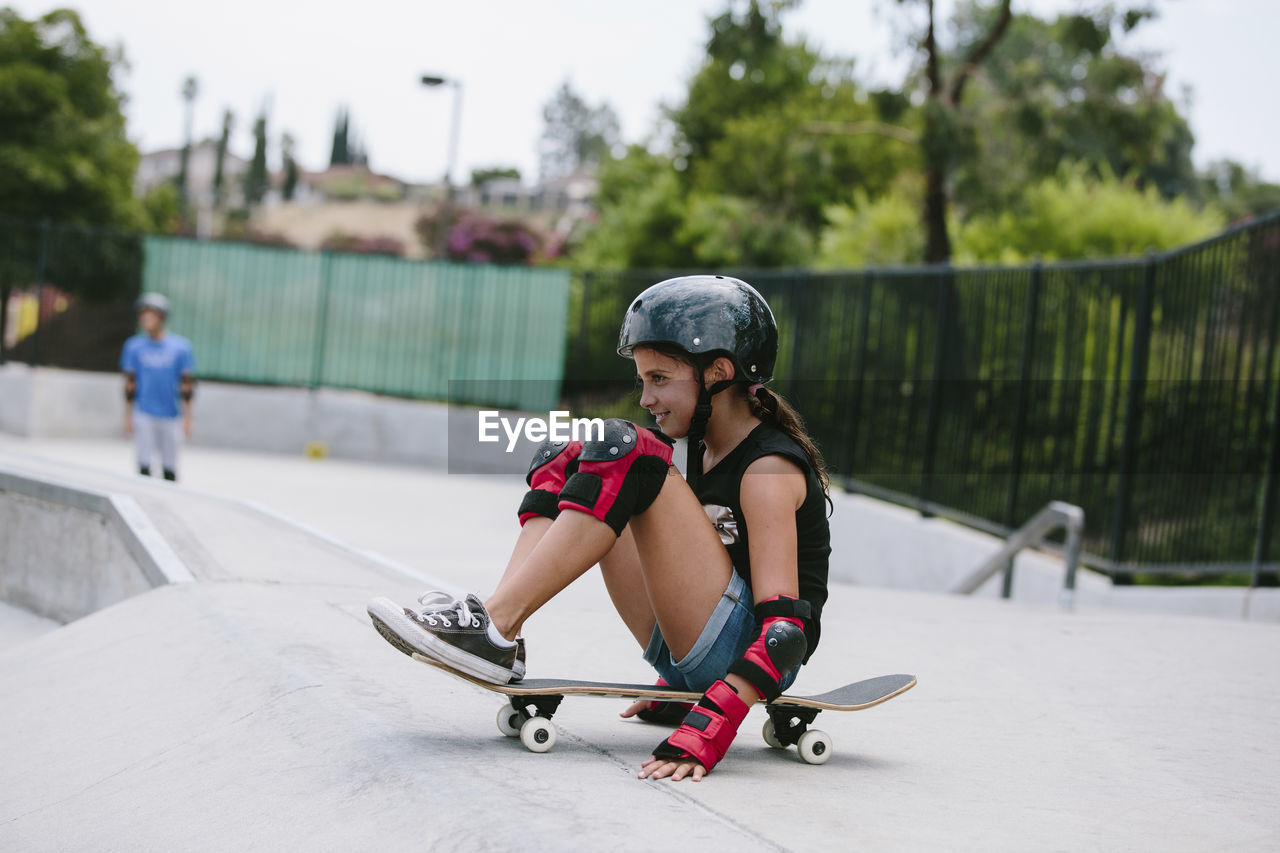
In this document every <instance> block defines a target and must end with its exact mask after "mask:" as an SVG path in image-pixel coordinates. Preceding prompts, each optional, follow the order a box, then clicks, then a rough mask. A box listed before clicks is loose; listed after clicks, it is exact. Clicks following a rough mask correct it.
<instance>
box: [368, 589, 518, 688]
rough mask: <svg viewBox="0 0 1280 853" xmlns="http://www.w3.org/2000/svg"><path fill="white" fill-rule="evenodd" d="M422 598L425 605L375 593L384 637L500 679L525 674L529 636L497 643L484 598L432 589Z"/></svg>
mask: <svg viewBox="0 0 1280 853" xmlns="http://www.w3.org/2000/svg"><path fill="white" fill-rule="evenodd" d="M418 603H419V604H421V605H422V607H421V608H420V609H418V610H410V609H409V608H407V607H401V606H400V605H398V604H396V603H395V602H393V601H391V600H389V599H386V598H375V599H374V600H373V601H371V602H369V605H368V608H367V609H368V612H369V618H370V619H372V620H373V627H374V628H376V629H377V631H378V633H379V634H381V635H382V637H383V639H385V640H386V641H387V642H388V643H390V644H391V645H393V646H395V647H396V648H397V649H399V650H400V651H401V652H404V653H405V654H407V655H411V654H413V653H414V652H417V653H418V654H422V655H426V656H427V657H429V658H434V659H435V660H438V661H440V662H441V663H446V664H448V665H449V666H451V667H453V668H454V669H458V670H461V671H462V672H465V673H467V674H469V675H474V676H475V677H476V678H481V679H484V680H485V681H491V682H493V683H494V684H507V683H510V682H512V681H519V680H520V679H522V678H524V673H525V654H524V642H523V640H516V642H514V643H512V644H511V645H500V644H498V643H495V642H494V641H493V640H492V639H491V638H490V637H489V631H488V628H489V621H490V620H489V613H488V611H486V610H485V609H484V604H483V603H482V602H481V601H480V599H479V598H477V597H476V596H474V595H468V596H467V597H466V598H465V599H458V598H454V597H453V596H452V595H449V594H448V593H444V592H428V593H425V594H423V595H422V596H419V598H418Z"/></svg>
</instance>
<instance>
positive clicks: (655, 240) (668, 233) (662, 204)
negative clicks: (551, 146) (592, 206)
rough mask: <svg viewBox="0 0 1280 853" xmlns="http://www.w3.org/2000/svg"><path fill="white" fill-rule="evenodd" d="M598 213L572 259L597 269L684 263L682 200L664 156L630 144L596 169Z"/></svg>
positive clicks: (688, 250) (686, 251)
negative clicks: (617, 157) (616, 157)
mask: <svg viewBox="0 0 1280 853" xmlns="http://www.w3.org/2000/svg"><path fill="white" fill-rule="evenodd" d="M600 189H601V192H600V196H599V198H598V200H597V204H598V205H599V207H600V218H599V222H598V223H597V225H596V227H595V228H594V229H593V230H592V231H590V232H589V233H588V234H587V235H586V236H585V237H584V239H583V244H582V248H581V249H580V251H579V253H578V256H577V259H578V262H579V263H580V264H582V265H583V266H584V267H586V268H588V269H590V268H597V269H627V268H629V267H633V268H643V269H661V268H673V267H680V266H685V265H687V264H689V263H690V261H691V259H692V258H693V250H692V248H691V247H690V246H689V245H688V244H687V243H685V242H684V241H682V240H681V238H680V232H681V229H682V226H683V225H684V216H685V207H686V206H685V203H684V195H683V192H682V190H681V187H680V182H679V180H678V178H677V177H676V173H675V170H674V169H673V168H672V166H671V164H670V162H669V161H664V160H663V159H662V158H660V157H657V156H655V155H652V154H650V153H649V152H648V151H645V150H644V149H643V148H640V147H638V146H633V147H632V148H631V150H630V151H629V152H628V153H627V155H626V156H625V157H623V158H622V159H621V160H618V161H611V162H609V163H606V164H605V165H604V166H603V167H602V169H601V175H600Z"/></svg>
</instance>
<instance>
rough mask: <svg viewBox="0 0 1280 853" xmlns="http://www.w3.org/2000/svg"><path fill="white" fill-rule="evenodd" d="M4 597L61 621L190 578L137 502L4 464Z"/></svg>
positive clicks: (0, 582)
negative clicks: (34, 475) (16, 470)
mask: <svg viewBox="0 0 1280 853" xmlns="http://www.w3.org/2000/svg"><path fill="white" fill-rule="evenodd" d="M0 528H4V529H6V530H7V531H9V535H7V536H5V537H4V540H3V544H0V558H2V563H3V567H4V570H3V572H0V598H3V599H4V600H6V601H9V602H12V603H14V604H18V605H21V606H22V607H25V608H27V609H28V610H31V611H33V612H35V613H39V614H41V615H43V616H46V617H48V618H51V619H57V620H58V621H61V622H70V621H73V620H76V619H80V618H82V617H84V616H87V615H88V614H90V613H93V612H95V611H97V610H100V609H102V608H103V607H107V606H109V605H111V604H116V603H118V602H120V601H123V600H124V599H126V598H129V597H131V596H134V595H137V594H139V593H141V592H145V591H147V590H149V589H152V588H155V587H159V586H165V585H167V584H175V583H187V582H190V581H192V580H193V577H192V575H191V572H190V570H188V568H187V566H186V565H185V564H184V563H183V562H182V560H181V559H179V557H178V556H177V554H175V553H174V552H173V549H172V548H171V547H170V546H169V543H168V542H167V541H166V540H165V538H164V537H163V536H162V535H161V534H160V532H159V531H158V530H156V528H155V526H154V525H153V524H152V523H151V520H150V519H149V518H148V517H147V515H146V513H144V512H143V511H142V508H141V507H140V506H139V505H138V503H137V501H135V500H134V499H133V498H131V497H129V496H127V495H112V494H107V493H104V492H96V491H92V490H89V489H83V488H79V487H75V486H69V485H63V484H60V483H56V482H51V481H48V480H43V479H35V478H32V477H26V476H23V475H21V474H17V473H14V472H10V471H2V470H0Z"/></svg>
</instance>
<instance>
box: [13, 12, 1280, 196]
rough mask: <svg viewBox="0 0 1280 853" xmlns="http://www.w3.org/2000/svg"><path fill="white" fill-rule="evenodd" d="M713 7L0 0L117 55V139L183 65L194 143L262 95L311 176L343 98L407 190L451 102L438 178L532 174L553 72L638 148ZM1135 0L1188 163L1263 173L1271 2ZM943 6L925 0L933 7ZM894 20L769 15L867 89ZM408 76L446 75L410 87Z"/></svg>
mask: <svg viewBox="0 0 1280 853" xmlns="http://www.w3.org/2000/svg"><path fill="white" fill-rule="evenodd" d="M728 2H729V0H646V2H644V3H637V2H629V3H623V2H616V0H465V2H459V0H449V2H441V0H416V2H408V0H358V2H347V3H342V4H303V3H298V2H296V1H295V0H221V2H220V3H219V4H217V5H213V4H202V5H200V6H195V5H193V4H187V3H175V2H172V0H165V2H160V0H63V2H56V0H52V2H51V0H0V4H7V5H9V6H12V7H14V8H16V9H17V10H18V12H19V13H20V14H21V15H23V16H24V17H27V18H32V17H35V16H37V15H40V14H43V13H45V12H48V11H50V10H51V9H54V8H58V7H59V6H66V5H70V6H71V7H72V8H75V9H76V10H77V11H78V12H79V13H80V14H81V17H82V19H83V20H84V22H85V24H86V26H87V28H88V30H89V34H90V37H91V38H93V39H94V40H95V41H97V42H98V43H100V44H106V45H109V46H112V47H116V46H118V47H120V48H121V49H122V50H123V52H124V55H125V57H126V59H127V61H128V64H129V67H128V70H127V71H125V72H124V73H121V74H120V75H119V77H118V80H117V83H118V85H119V87H120V88H121V89H122V91H123V92H124V93H125V94H126V96H127V98H128V103H127V105H126V115H127V118H128V123H129V135H130V138H131V139H132V140H133V141H134V142H135V143H137V144H138V146H139V148H140V149H141V150H142V151H144V152H146V151H152V150H156V149H161V148H167V147H178V146H180V145H181V144H182V140H183V126H184V119H183V103H182V99H181V95H180V90H181V88H182V83H183V81H184V80H185V79H186V77H187V76H189V75H194V76H195V77H196V78H197V80H198V81H199V87H200V91H199V96H198V98H197V100H196V103H195V111H194V121H193V125H194V133H195V136H196V137H197V138H204V137H214V136H216V135H217V134H218V132H219V128H220V126H221V119H222V114H223V112H224V110H226V109H230V110H231V111H232V112H233V113H235V116H236V125H235V130H234V131H233V135H232V144H231V147H232V151H234V152H235V153H238V154H240V155H241V156H245V157H247V156H248V155H249V154H250V153H251V152H252V149H253V140H252V125H253V120H254V117H255V116H256V115H257V113H258V111H259V110H260V109H261V108H262V106H263V105H267V106H268V107H269V110H270V113H269V116H270V117H269V134H270V136H271V150H270V160H271V162H272V163H273V164H276V163H278V162H279V139H280V134H281V133H284V132H288V133H290V134H292V135H293V137H294V138H295V139H296V140H297V148H296V151H297V154H296V156H297V158H298V160H299V162H300V164H301V165H302V167H303V168H305V169H322V168H324V167H325V166H327V165H328V158H329V151H330V145H331V142H332V134H333V127H334V118H335V116H336V114H337V111H338V109H339V107H341V106H343V105H346V106H347V107H348V108H349V109H350V113H351V121H352V126H353V127H354V129H355V130H356V131H357V132H358V134H359V135H360V137H361V139H362V140H363V141H364V144H365V147H366V148H367V149H368V151H369V154H370V165H371V166H372V167H373V168H374V169H375V170H377V171H380V172H385V173H388V174H391V175H394V176H396V177H398V178H401V179H404V180H409V181H413V182H434V181H438V180H440V179H441V178H442V177H443V175H444V173H445V171H446V169H447V168H448V165H449V163H448V160H449V153H448V152H449V146H448V138H449V134H450V128H451V122H452V114H453V113H452V111H453V109H454V101H453V99H454V98H455V97H459V96H460V98H461V100H460V102H459V105H460V112H459V115H460V122H459V144H458V153H457V161H456V164H455V169H454V179H455V181H466V180H467V179H468V178H469V176H470V173H471V170H473V169H477V168H489V167H512V166H514V167H516V168H518V169H520V171H521V174H522V175H523V176H524V177H525V179H526V181H532V180H533V179H534V178H536V175H537V165H538V142H539V138H540V137H541V135H542V130H543V120H542V109H543V107H544V106H545V105H546V104H547V102H549V101H550V100H551V99H552V97H553V96H554V95H555V93H556V91H557V90H558V89H559V88H560V86H561V84H563V83H565V82H568V83H569V85H570V86H571V87H572V89H573V90H574V91H575V92H576V93H577V94H578V95H579V96H581V97H582V98H583V99H584V100H585V101H586V102H587V103H588V104H590V105H592V106H599V105H600V104H604V103H607V104H608V105H609V106H610V107H612V108H613V110H614V111H615V113H616V114H617V115H618V118H619V121H620V124H621V129H622V137H623V141H624V142H627V143H632V142H645V141H646V140H647V139H649V138H651V136H652V134H653V133H654V132H655V129H656V127H657V125H658V122H659V119H660V117H661V115H662V113H661V109H662V105H664V104H666V105H675V104H677V103H679V101H680V100H681V98H682V95H683V92H684V91H685V89H686V85H687V82H688V80H689V79H690V77H691V76H692V75H693V74H694V72H696V70H697V68H698V65H699V62H700V59H701V57H702V55H703V45H704V44H705V42H706V39H707V36H708V34H709V25H708V21H709V19H710V18H711V17H714V16H715V15H717V14H719V13H720V12H722V11H723V10H724V9H725V8H726V6H727V4H728ZM1098 2H1099V0H1014V9H1015V11H1023V10H1025V11H1033V12H1036V13H1037V14H1041V15H1046V16H1047V15H1052V14H1054V13H1057V12H1062V11H1071V10H1074V9H1078V8H1081V7H1087V6H1093V5H1097V3H1098ZM1135 2H1136V0H1135ZM1154 2H1155V4H1156V6H1157V9H1158V10H1159V11H1160V18H1159V19H1158V20H1157V21H1155V22H1150V23H1147V24H1145V25H1144V26H1143V27H1142V28H1140V29H1139V31H1138V32H1137V33H1135V34H1134V35H1133V36H1132V37H1131V38H1132V42H1131V45H1132V47H1134V48H1136V49H1139V50H1143V51H1148V52H1153V53H1155V54H1156V55H1158V57H1159V59H1158V61H1157V66H1158V67H1161V68H1163V69H1165V71H1166V72H1167V83H1166V87H1167V88H1166V91H1167V92H1168V93H1169V94H1170V96H1171V97H1173V98H1175V100H1177V101H1178V103H1179V104H1185V103H1188V102H1187V101H1185V100H1184V93H1185V92H1187V91H1188V90H1189V91H1190V100H1189V109H1188V108H1186V107H1184V109H1183V112H1184V115H1188V116H1189V118H1190V124H1191V129H1192V132H1193V133H1194V134H1195V137H1196V146H1195V150H1194V152H1193V157H1194V160H1195V162H1196V165H1197V166H1201V167H1203V166H1204V165H1205V164H1207V163H1208V162H1210V161H1213V160H1217V159H1222V158H1231V159H1234V160H1238V161H1240V162H1242V163H1244V164H1245V165H1246V166H1248V167H1250V168H1252V169H1255V170H1257V171H1258V172H1259V173H1260V174H1261V175H1262V177H1263V178H1265V179H1267V180H1270V181H1273V182H1280V144H1277V142H1276V140H1278V139H1280V108H1278V107H1280V103H1277V102H1278V101H1280V97H1278V96H1277V95H1276V94H1274V93H1275V91H1276V86H1275V84H1276V82H1277V81H1280V51H1277V50H1275V49H1274V36H1275V33H1277V32H1280V0H1154ZM953 5H954V0H939V10H940V12H941V13H943V14H946V13H947V11H948V10H949V9H950V8H952V7H953ZM903 20H904V13H903V12H902V10H901V7H899V6H898V4H897V2H896V0H803V2H802V3H801V5H800V7H799V8H798V9H795V10H792V11H790V12H787V13H785V14H784V17H783V18H782V21H783V28H784V33H786V34H789V36H791V37H794V36H803V37H804V38H805V39H806V40H807V41H808V43H809V44H810V45H811V46H812V47H815V48H817V49H819V50H820V51H821V52H823V53H824V54H825V55H831V56H841V57H846V58H849V57H851V58H853V59H854V60H855V69H856V73H857V74H858V75H859V76H860V77H861V78H862V79H863V80H865V81H867V82H869V83H876V84H880V85H885V84H896V83H898V82H900V81H901V79H902V76H903V72H904V69H905V68H906V67H907V64H908V62H909V59H910V56H909V54H908V53H907V52H906V50H905V48H903V47H902V44H903V36H904V32H905V31H904V28H903ZM423 74H433V75H438V76H441V77H446V78H449V79H450V80H454V81H457V82H458V83H459V84H460V85H459V86H458V87H457V88H452V87H443V86H442V87H436V88H427V87H424V86H423V85H422V84H421V83H420V79H421V77H422V75H423ZM1269 92H1270V93H1271V94H1268V93H1269Z"/></svg>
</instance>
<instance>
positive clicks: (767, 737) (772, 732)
mask: <svg viewBox="0 0 1280 853" xmlns="http://www.w3.org/2000/svg"><path fill="white" fill-rule="evenodd" d="M761 734H762V735H764V742H765V743H767V744H769V746H771V747H773V748H774V749H786V748H787V745H786V744H785V743H783V742H782V741H780V740H778V731H777V727H776V726H774V724H773V719H772V718H770V719H767V720H765V721H764V731H762V732H761Z"/></svg>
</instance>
